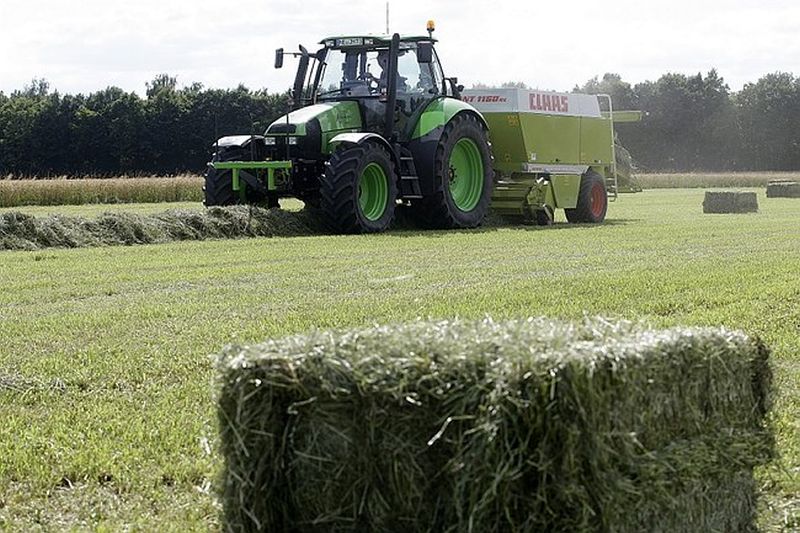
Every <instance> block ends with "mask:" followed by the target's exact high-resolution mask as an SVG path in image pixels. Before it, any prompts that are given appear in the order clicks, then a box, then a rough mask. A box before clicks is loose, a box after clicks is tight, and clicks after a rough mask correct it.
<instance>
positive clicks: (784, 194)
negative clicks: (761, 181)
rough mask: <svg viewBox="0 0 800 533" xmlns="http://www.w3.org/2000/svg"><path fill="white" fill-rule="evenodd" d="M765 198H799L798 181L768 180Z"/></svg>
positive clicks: (799, 183) (799, 188)
mask: <svg viewBox="0 0 800 533" xmlns="http://www.w3.org/2000/svg"><path fill="white" fill-rule="evenodd" d="M767 198H800V181H791V180H772V181H770V182H769V183H767Z"/></svg>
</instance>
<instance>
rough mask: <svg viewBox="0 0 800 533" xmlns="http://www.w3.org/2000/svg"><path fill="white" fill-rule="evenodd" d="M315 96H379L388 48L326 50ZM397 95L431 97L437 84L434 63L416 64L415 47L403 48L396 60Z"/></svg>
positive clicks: (384, 81) (384, 79) (384, 82)
mask: <svg viewBox="0 0 800 533" xmlns="http://www.w3.org/2000/svg"><path fill="white" fill-rule="evenodd" d="M325 63H326V66H325V70H324V72H323V74H322V77H321V78H320V81H319V85H318V86H317V97H318V98H320V99H323V100H324V99H326V98H342V97H359V96H379V95H380V94H383V93H385V92H386V90H387V81H388V77H389V76H388V74H389V73H388V65H389V50H388V49H346V50H337V49H329V50H328V53H327V56H326V58H325ZM397 72H398V76H397V93H398V96H401V95H403V94H409V95H414V94H417V95H422V94H426V95H434V94H438V93H439V91H440V85H441V84H440V83H439V80H438V78H439V77H440V76H438V75H437V70H436V69H435V67H434V63H419V62H418V61H417V50H416V45H415V44H411V45H405V47H404V48H401V50H400V51H399V54H398V58H397Z"/></svg>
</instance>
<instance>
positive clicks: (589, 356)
mask: <svg viewBox="0 0 800 533" xmlns="http://www.w3.org/2000/svg"><path fill="white" fill-rule="evenodd" d="M218 369H219V379H220V385H221V394H220V396H219V421H220V429H221V447H222V452H223V454H224V456H225V471H224V478H223V504H224V519H225V526H226V528H227V529H228V530H231V531H254V530H264V531H411V532H413V531H453V532H455V531H459V532H460V531H481V532H493V531H586V530H602V531H648V530H650V531H652V530H658V531H712V530H713V531H742V530H747V529H749V528H751V527H752V526H753V520H754V513H755V503H754V500H755V484H754V481H753V474H752V470H753V467H754V466H756V465H760V464H763V463H765V462H766V461H767V460H768V459H769V458H770V457H771V455H772V451H773V443H772V438H771V435H770V433H769V432H768V431H767V429H766V428H765V424H764V418H765V415H766V413H767V410H768V407H769V391H770V378H771V374H770V369H769V366H768V350H767V349H766V348H765V347H764V346H763V345H761V344H760V343H759V342H757V341H754V340H751V339H749V338H748V337H746V336H745V335H743V334H741V333H736V332H731V331H726V330H713V329H673V330H667V331H647V330H645V329H643V328H640V327H637V326H633V325H630V324H626V323H621V324H612V323H608V322H604V321H600V320H595V321H587V322H586V323H584V324H579V325H576V324H570V323H562V322H553V321H548V320H545V319H528V320H520V321H510V322H502V323H496V322H493V321H491V320H489V319H486V320H484V321H480V322H461V321H443V322H433V323H425V322H418V323H412V324H408V325H400V326H391V327H376V328H374V329H367V330H358V331H352V332H345V333H311V334H309V335H307V336H297V337H291V338H288V339H284V340H280V341H270V342H266V343H264V344H261V345H257V346H247V347H229V348H227V349H226V351H225V352H224V353H223V355H222V356H221V358H220V360H219V363H218Z"/></svg>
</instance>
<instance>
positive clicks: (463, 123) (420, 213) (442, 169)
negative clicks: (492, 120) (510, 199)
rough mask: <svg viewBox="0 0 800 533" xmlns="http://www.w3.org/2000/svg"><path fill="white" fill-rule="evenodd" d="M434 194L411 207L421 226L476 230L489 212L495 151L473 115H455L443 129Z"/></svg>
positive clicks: (438, 152)
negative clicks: (493, 153)
mask: <svg viewBox="0 0 800 533" xmlns="http://www.w3.org/2000/svg"><path fill="white" fill-rule="evenodd" d="M434 168H435V169H436V170H435V175H434V193H433V194H432V195H430V196H427V197H425V198H423V199H422V200H421V201H419V202H417V203H414V204H412V206H411V212H412V213H413V216H414V218H415V219H416V220H417V221H419V222H421V223H422V225H424V226H427V227H433V228H442V229H449V228H474V227H476V226H479V225H480V224H481V223H482V222H483V219H484V218H485V217H486V214H487V213H488V212H489V204H490V202H491V199H492V184H493V179H494V171H493V170H492V151H491V145H490V144H489V138H488V135H487V133H486V129H485V128H484V126H483V124H481V123H480V122H479V121H478V119H477V118H476V117H475V116H473V115H471V114H460V115H456V116H455V117H454V118H453V119H451V120H450V122H448V123H447V125H446V126H445V128H444V131H443V132H442V136H441V137H440V139H439V145H438V146H437V148H436V156H435V161H434Z"/></svg>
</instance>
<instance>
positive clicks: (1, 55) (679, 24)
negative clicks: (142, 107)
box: [0, 0, 800, 94]
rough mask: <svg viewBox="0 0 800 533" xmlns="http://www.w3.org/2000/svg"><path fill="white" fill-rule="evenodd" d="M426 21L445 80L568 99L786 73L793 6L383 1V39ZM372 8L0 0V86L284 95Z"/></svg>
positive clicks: (378, 17)
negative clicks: (317, 52) (585, 89)
mask: <svg viewBox="0 0 800 533" xmlns="http://www.w3.org/2000/svg"><path fill="white" fill-rule="evenodd" d="M428 19H433V20H434V21H435V22H436V31H435V33H434V36H435V37H437V38H438V39H439V40H440V42H439V43H438V44H437V51H438V53H439V56H440V58H441V60H442V63H443V67H444V71H445V75H447V76H458V78H459V82H460V83H462V84H464V85H465V86H467V87H469V86H470V85H472V84H473V83H478V82H480V83H484V84H489V85H492V84H499V83H502V82H504V81H522V82H525V83H526V84H528V85H530V86H531V87H535V88H539V89H549V90H571V89H572V88H573V87H574V86H575V85H576V84H583V83H584V82H586V81H587V80H588V79H590V78H592V77H594V76H602V75H603V73H605V72H615V73H618V74H620V75H622V78H623V79H624V80H625V81H628V82H630V83H638V82H641V81H645V80H656V79H657V78H658V77H659V76H661V75H662V74H664V73H667V72H677V73H684V74H696V73H698V72H703V73H705V72H708V71H709V70H710V69H712V68H716V69H717V70H718V72H719V73H720V74H721V75H722V76H723V77H724V79H725V80H726V82H727V83H728V84H729V85H730V87H731V89H732V90H739V89H741V87H742V86H743V84H745V83H747V82H754V81H757V80H758V78H760V77H761V76H762V75H764V74H767V73H770V72H776V71H784V72H794V73H795V74H797V75H800V38H798V35H800V2H798V1H797V0H761V1H755V0H729V1H722V0H705V1H703V0H670V1H661V0H659V1H650V2H648V1H646V0H608V1H606V2H601V1H599V0H525V1H514V2H508V1H501V0H483V1H478V0H404V1H401V0H391V1H390V29H391V31H392V32H399V33H406V34H417V33H424V31H425V23H426V21H427V20H428ZM385 28H386V2H385V0H349V1H348V0H303V1H302V2H300V1H291V0H236V1H234V2H224V1H223V0H213V1H212V0H125V1H120V0H80V1H76V0H36V1H32V0H0V91H3V92H5V93H10V92H11V91H14V90H17V89H22V88H23V87H24V86H25V85H29V84H30V82H31V80H32V79H33V78H44V79H46V80H47V81H48V82H49V83H50V87H51V89H57V90H59V91H60V92H62V93H78V92H83V93H86V92H91V91H95V90H99V89H103V88H105V87H108V86H117V87H121V88H123V89H125V90H127V91H136V92H137V93H139V94H144V91H145V87H146V85H145V84H146V82H147V81H150V80H152V79H153V78H154V77H155V76H156V75H158V74H160V73H168V74H170V75H172V76H176V77H177V78H178V84H179V85H180V86H184V85H189V84H191V83H192V82H200V83H202V84H203V85H204V86H205V87H215V88H226V87H231V88H232V87H236V86H237V85H239V84H240V83H241V84H244V85H246V86H248V87H250V88H252V89H260V88H267V89H269V90H270V91H283V90H285V89H288V88H289V86H290V85H291V80H292V78H293V70H294V63H293V60H291V59H290V58H288V57H287V61H286V63H285V65H284V68H283V69H281V70H275V69H274V68H273V62H274V50H275V49H276V48H278V47H284V48H286V49H287V50H296V49H297V46H298V44H304V45H305V46H306V47H307V48H309V50H313V49H315V48H314V47H315V46H316V43H317V42H318V41H319V40H320V39H321V38H322V37H324V36H328V35H339V34H354V33H355V34H358V33H375V34H380V33H384V32H385Z"/></svg>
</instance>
